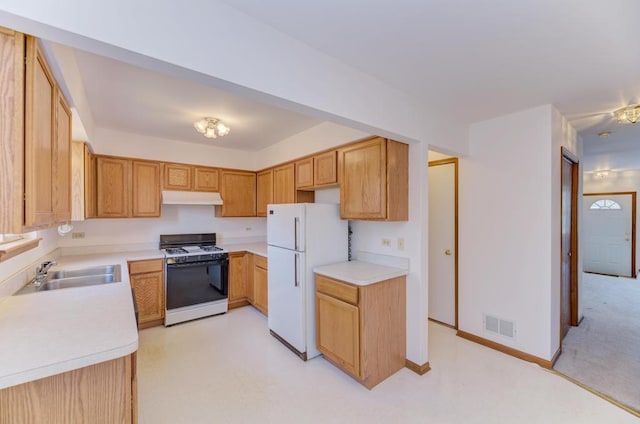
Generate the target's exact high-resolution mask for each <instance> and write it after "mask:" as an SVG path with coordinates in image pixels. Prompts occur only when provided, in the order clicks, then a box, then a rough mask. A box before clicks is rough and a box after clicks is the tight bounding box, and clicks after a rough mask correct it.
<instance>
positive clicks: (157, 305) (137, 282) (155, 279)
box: [129, 272, 164, 324]
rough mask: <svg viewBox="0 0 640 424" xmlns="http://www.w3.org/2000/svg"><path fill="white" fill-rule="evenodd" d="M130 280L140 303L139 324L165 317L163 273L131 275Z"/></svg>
mask: <svg viewBox="0 0 640 424" xmlns="http://www.w3.org/2000/svg"><path fill="white" fill-rule="evenodd" d="M129 280H130V281H131V287H133V292H134V293H135V296H136V303H137V304H138V324H144V323H146V322H149V321H154V320H158V319H162V318H164V275H163V273H162V272H150V273H147V274H136V275H131V276H130V278H129Z"/></svg>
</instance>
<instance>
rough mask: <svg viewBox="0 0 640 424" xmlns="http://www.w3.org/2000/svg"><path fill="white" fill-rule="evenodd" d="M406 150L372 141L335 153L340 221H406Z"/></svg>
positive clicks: (382, 140) (403, 146)
mask: <svg viewBox="0 0 640 424" xmlns="http://www.w3.org/2000/svg"><path fill="white" fill-rule="evenodd" d="M408 162H409V146H408V145H406V144H404V143H399V142H396V141H393V140H387V139H385V138H381V137H376V138H373V139H369V140H365V141H362V142H359V143H356V144H353V145H350V146H347V147H344V148H342V149H340V151H339V169H340V216H341V217H342V219H362V220H387V221H406V220H407V219H408V187H409V182H408Z"/></svg>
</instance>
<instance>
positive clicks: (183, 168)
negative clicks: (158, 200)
mask: <svg viewBox="0 0 640 424" xmlns="http://www.w3.org/2000/svg"><path fill="white" fill-rule="evenodd" d="M192 173H193V168H192V167H191V166H189V165H181V164H179V163H165V164H164V184H163V185H162V188H163V190H191V189H192V188H193V183H192V181H191V174H192Z"/></svg>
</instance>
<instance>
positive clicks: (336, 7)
mask: <svg viewBox="0 0 640 424" xmlns="http://www.w3.org/2000/svg"><path fill="white" fill-rule="evenodd" d="M225 2H226V3H227V4H229V5H231V6H233V7H235V8H237V9H240V10H242V11H243V12H245V13H246V14H248V15H250V16H252V17H253V18H255V19H258V20H260V21H263V22H266V23H268V24H269V25H271V26H272V27H274V28H276V29H278V30H280V31H282V32H284V33H286V34H288V35H290V36H292V37H294V38H296V39H299V40H301V41H303V42H305V43H307V44H308V45H310V46H312V47H314V48H316V49H319V50H321V51H323V52H325V53H327V54H329V55H331V56H334V57H336V58H338V59H340V60H342V61H343V62H345V63H347V64H349V65H351V66H353V67H355V68H358V69H360V70H362V71H365V72H368V73H370V74H372V75H374V76H376V77H378V78H379V79H381V80H383V81H385V82H386V83H388V84H389V85H391V86H394V87H396V88H399V89H401V90H403V91H405V92H407V93H410V94H411V95H413V96H417V97H419V98H420V99H421V100H422V101H423V102H425V103H427V104H430V105H435V106H437V107H439V108H441V109H444V110H446V111H448V112H449V113H451V114H455V115H456V116H458V119H459V120H460V121H461V122H463V123H472V122H477V121H481V120H484V119H488V118H492V117H496V116H500V115H503V114H506V113H510V112H513V111H517V110H522V109H526V108H529V107H534V106H537V105H541V104H548V103H551V104H554V105H555V106H556V107H557V108H558V110H560V112H561V113H562V114H563V115H565V116H566V117H567V118H568V119H569V120H570V121H571V123H572V124H573V125H574V127H576V128H577V129H578V130H579V131H581V135H583V137H584V138H585V144H593V143H595V144H597V143H599V142H600V141H601V140H600V139H598V138H597V137H592V135H594V134H596V133H597V132H599V131H601V130H603V129H613V127H615V125H616V124H615V123H614V122H613V120H612V119H611V115H610V113H609V112H610V111H612V110H614V109H617V108H619V107H622V106H625V105H627V104H632V103H638V102H640V77H639V75H640V74H639V71H640V49H638V48H637V46H636V44H637V43H636V40H638V39H640V2H638V1H637V0H608V1H606V2H604V1H596V0H562V1H558V0H535V1H531V0H530V1H505V0H484V1H474V0H466V1H464V0H462V1H450V0H397V1H393V2H390V1H384V0H377V1H371V0H351V1H347V2H345V1H344V0H323V1H322V2H301V1H299V0H272V1H268V2H265V1H263V0H226V1H225ZM621 134H625V136H628V135H633V138H634V141H635V140H636V139H638V138H639V137H638V136H639V135H640V124H638V125H637V126H636V127H633V128H625V129H624V131H623V130H621V131H620V134H617V135H614V136H613V137H611V138H610V141H611V140H613V139H617V138H619V137H620V136H621ZM636 144H639V143H636ZM586 150H588V148H587V149H586ZM638 157H639V158H640V151H638ZM639 165H640V162H639ZM639 167H640V166H639Z"/></svg>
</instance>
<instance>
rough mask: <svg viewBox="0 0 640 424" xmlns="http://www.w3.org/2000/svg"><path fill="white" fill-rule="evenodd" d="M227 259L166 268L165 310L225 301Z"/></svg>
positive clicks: (226, 292) (181, 264)
mask: <svg viewBox="0 0 640 424" xmlns="http://www.w3.org/2000/svg"><path fill="white" fill-rule="evenodd" d="M228 273H229V259H219V260H215V261H206V262H192V263H180V264H167V296H166V305H167V310H171V309H178V308H182V307H185V306H192V305H198V304H200V303H207V302H214V301H216V300H222V299H226V298H227V295H228Z"/></svg>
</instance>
